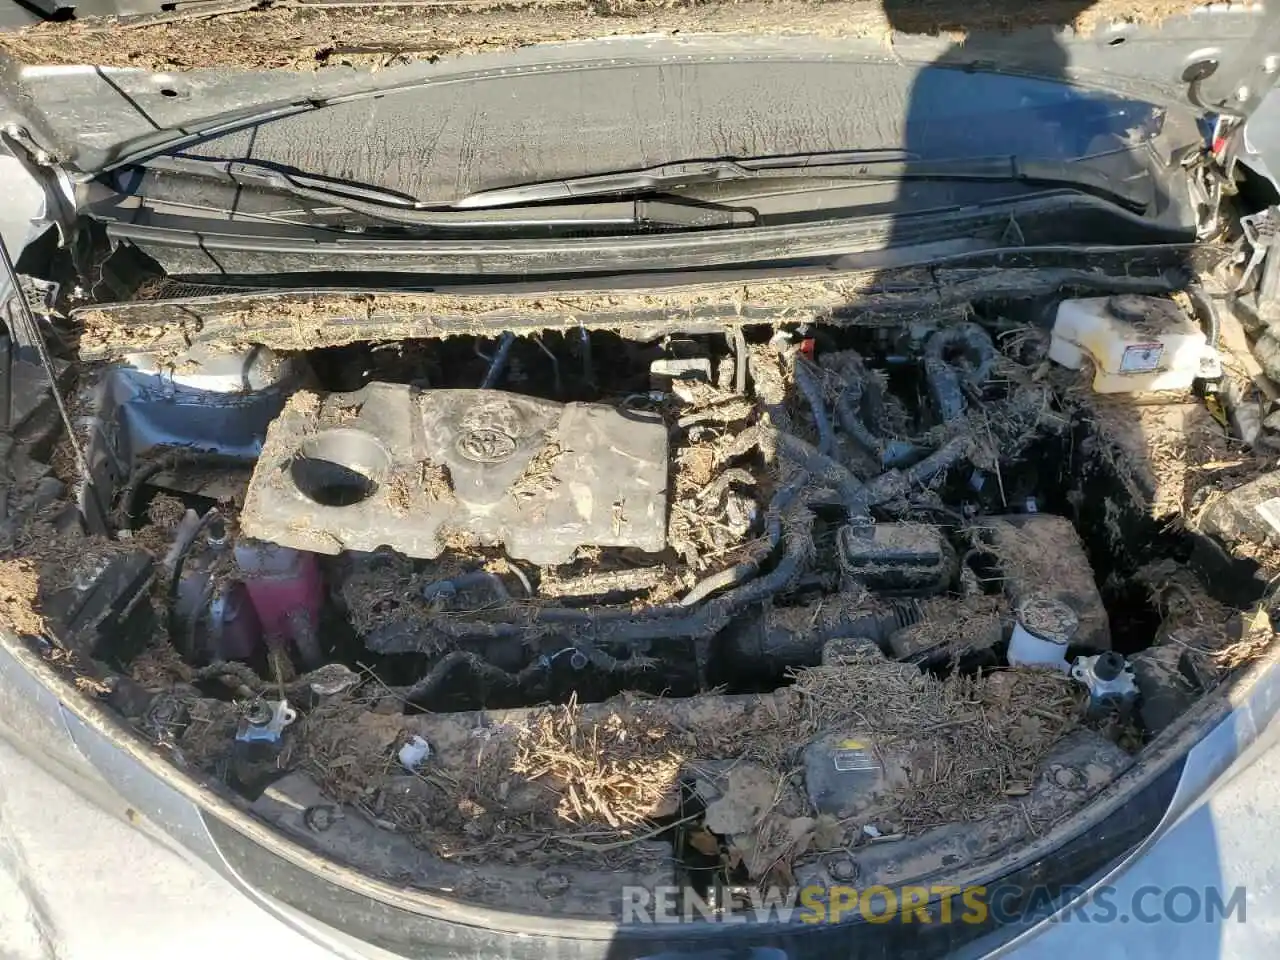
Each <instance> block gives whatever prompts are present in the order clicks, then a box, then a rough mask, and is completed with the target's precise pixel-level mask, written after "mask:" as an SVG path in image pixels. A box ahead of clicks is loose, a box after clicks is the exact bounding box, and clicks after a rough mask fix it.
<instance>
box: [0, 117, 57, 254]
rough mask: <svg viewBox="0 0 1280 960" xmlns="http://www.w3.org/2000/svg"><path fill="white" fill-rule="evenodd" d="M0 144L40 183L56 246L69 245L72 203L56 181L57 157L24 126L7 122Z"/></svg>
mask: <svg viewBox="0 0 1280 960" xmlns="http://www.w3.org/2000/svg"><path fill="white" fill-rule="evenodd" d="M0 147H3V148H4V149H5V150H6V151H8V152H9V153H10V154H11V155H12V156H13V158H14V159H15V160H17V161H18V164H19V166H21V167H22V170H23V172H24V173H25V174H26V175H27V176H28V177H30V178H31V179H32V180H33V181H34V182H35V183H37V184H38V185H39V186H40V190H41V192H42V193H43V194H44V215H45V219H46V220H48V221H49V222H50V223H52V224H53V225H54V226H55V227H57V229H58V244H59V246H63V247H66V246H68V245H69V244H70V243H71V241H72V239H73V238H74V236H75V230H76V211H75V205H74V204H73V203H72V201H71V199H70V198H69V197H68V196H67V194H66V192H65V191H64V190H63V189H62V185H61V184H60V183H59V182H58V172H57V167H56V165H57V162H58V159H57V157H55V156H54V155H53V154H51V153H50V152H49V151H48V150H45V149H43V148H42V147H40V146H38V145H37V144H36V143H35V141H33V140H32V139H31V135H30V134H29V133H28V132H27V130H26V128H25V127H20V126H18V125H17V124H9V125H8V126H7V127H5V128H4V129H3V130H0Z"/></svg>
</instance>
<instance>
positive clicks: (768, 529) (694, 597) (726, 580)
mask: <svg viewBox="0 0 1280 960" xmlns="http://www.w3.org/2000/svg"><path fill="white" fill-rule="evenodd" d="M793 496H795V492H794V491H792V490H789V489H788V488H786V487H782V488H780V489H779V490H778V491H777V492H776V493H775V494H774V495H773V500H772V501H771V502H770V504H769V509H768V511H767V512H766V514H765V522H764V528H765V538H766V539H767V540H768V542H769V549H768V550H767V551H764V552H763V554H762V556H761V557H760V558H759V559H751V560H744V561H743V562H742V563H736V564H734V565H733V566H732V567H729V568H728V569H727V570H721V571H720V572H719V573H713V574H712V575H711V576H709V577H703V578H702V579H701V580H699V581H698V582H697V583H695V584H694V585H693V588H692V589H691V590H690V591H689V592H688V593H686V594H685V595H684V597H683V598H682V599H681V600H680V605H681V606H682V607H691V606H693V605H694V604H695V603H701V602H702V601H703V600H705V599H706V598H707V597H709V596H711V594H713V593H716V592H717V591H720V590H724V589H726V588H728V587H732V586H736V585H737V584H739V583H743V582H744V581H746V580H748V579H750V578H751V577H753V576H755V575H756V573H757V572H758V571H759V570H760V564H761V563H762V562H763V561H764V559H765V558H766V557H770V556H772V555H773V552H774V551H775V550H777V549H778V544H779V543H780V542H781V541H782V510H783V508H784V507H785V506H786V504H787V502H788V501H789V500H790V499H791V497H793Z"/></svg>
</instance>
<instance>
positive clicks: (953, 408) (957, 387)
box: [924, 323, 996, 423]
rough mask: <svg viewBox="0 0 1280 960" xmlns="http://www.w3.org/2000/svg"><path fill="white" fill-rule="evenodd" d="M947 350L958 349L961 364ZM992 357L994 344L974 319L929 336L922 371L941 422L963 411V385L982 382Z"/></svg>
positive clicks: (993, 359)
mask: <svg viewBox="0 0 1280 960" xmlns="http://www.w3.org/2000/svg"><path fill="white" fill-rule="evenodd" d="M948 351H959V352H960V353H961V354H962V355H963V357H964V360H965V363H964V365H960V364H958V363H955V362H953V361H952V360H950V359H948V358H947V356H946V354H947V352H948ZM995 359H996V348H995V344H993V343H992V342H991V338H990V337H989V336H987V331H985V330H983V329H982V328H981V327H980V326H978V325H977V324H976V323H961V324H958V325H956V326H954V327H943V328H942V329H941V330H938V331H937V332H935V333H934V334H933V335H932V336H931V337H929V340H928V342H927V343H926V344H925V346H924V375H925V380H926V381H927V382H928V384H929V393H930V395H931V396H932V398H933V405H934V409H935V410H936V411H937V413H938V417H939V418H940V419H941V420H942V421H943V422H944V423H945V422H947V421H950V420H954V419H956V418H957V417H959V416H960V415H961V414H962V413H964V408H965V396H964V388H965V387H966V386H976V385H978V384H981V383H983V382H984V381H985V380H986V379H987V377H988V376H989V375H990V373H991V365H992V364H993V363H995Z"/></svg>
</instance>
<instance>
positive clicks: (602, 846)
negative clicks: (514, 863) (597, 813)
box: [549, 811, 702, 851]
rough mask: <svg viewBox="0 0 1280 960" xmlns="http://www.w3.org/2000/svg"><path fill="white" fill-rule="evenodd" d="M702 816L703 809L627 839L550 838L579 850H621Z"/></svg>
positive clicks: (556, 836)
mask: <svg viewBox="0 0 1280 960" xmlns="http://www.w3.org/2000/svg"><path fill="white" fill-rule="evenodd" d="M700 816H702V812H701V811H699V812H697V813H691V814H689V815H688V816H687V817H681V818H680V819H679V820H673V821H672V822H671V823H668V824H665V825H663V826H660V827H654V828H653V829H652V830H650V831H648V832H647V833H638V834H636V835H635V836H634V837H627V838H626V839H625V840H615V841H614V842H613V843H586V842H584V841H582V840H575V839H574V838H573V837H566V836H563V835H559V834H557V835H555V836H552V837H550V838H549V839H551V840H554V841H555V842H556V843H563V844H565V845H566V846H570V847H577V848H578V849H579V850H596V851H605V850H621V849H622V848H623V847H629V846H631V845H632V844H633V843H639V842H640V841H642V840H651V839H653V838H654V837H656V836H657V835H658V834H660V833H664V832H665V831H667V830H670V829H671V828H672V827H678V826H681V825H682V824H686V823H689V822H690V821H691V820H697V819H698V818H699V817H700Z"/></svg>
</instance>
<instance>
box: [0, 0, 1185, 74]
mask: <svg viewBox="0 0 1280 960" xmlns="http://www.w3.org/2000/svg"><path fill="white" fill-rule="evenodd" d="M1200 5H1201V4H1199V3H1194V2H1190V0H1147V2H1135V0H1128V2H1126V0H1099V2H1097V3H1095V4H1093V5H1092V6H1091V7H1090V8H1089V9H1086V10H1084V11H1081V9H1080V7H1081V4H1080V3H1079V2H1076V0H1046V2H1037V3H1021V4H1013V3H1010V2H1006V0H986V2H977V3H957V2H955V0H920V2H915V3H911V4H893V5H892V6H893V9H892V12H891V14H887V13H886V11H885V9H884V5H883V4H882V3H881V2H879V0H832V2H819V0H747V2H739V3H731V2H716V0H712V2H695V0H539V2H518V0H457V2H440V3H432V4H431V5H429V6H428V5H425V4H417V5H414V4H406V5H403V6H399V7H395V6H391V7H365V8H362V7H342V8H333V9H305V8H297V7H293V6H291V5H290V4H288V3H275V4H271V5H270V6H267V7H266V8H265V9H259V10H250V11H243V12H238V13H226V14H220V15H214V16H206V17H201V16H191V17H190V18H189V19H182V18H178V17H175V16H174V15H173V14H170V15H167V16H162V17H161V18H159V22H146V21H145V20H144V21H138V22H135V23H130V22H127V21H125V22H117V21H114V20H111V19H100V20H95V19H88V20H77V21H72V22H65V23H46V24H41V25H38V26H35V27H32V28H29V29H27V30H24V31H23V32H21V33H19V34H16V35H9V36H5V37H3V38H0V50H3V51H4V52H6V53H8V54H9V55H10V56H12V57H14V58H15V59H17V60H18V61H20V62H22V63H27V64H40V65H46V64H84V63H89V64H94V65H97V66H114V67H140V68H143V69H148V70H153V71H173V70H191V69H197V68H214V67H237V68H242V69H257V70H262V69H286V70H316V69H321V68H324V67H332V66H337V65H349V66H354V67H361V68H374V69H377V68H381V67H388V66H392V65H395V64H399V63H407V62H413V61H435V60H438V59H440V58H443V57H456V56H463V55H468V54H477V53H484V52H490V51H500V50H509V49H514V48H517V47H523V46H528V45H531V44H538V43H555V42H564V41H575V40H586V39H593V38H600V37H610V36H630V35H639V34H654V33H667V34H676V33H679V34H686V35H687V34H747V35H752V34H754V35H779V36H794V35H800V34H808V35H814V36H828V37H872V38H884V40H885V41H886V45H887V44H888V42H889V41H890V38H891V36H892V33H893V32H894V31H895V30H896V31H898V32H900V33H907V34H943V35H947V36H949V37H951V38H952V39H960V38H963V37H964V36H965V35H966V34H968V33H973V32H990V31H1007V30H1011V29H1017V28H1024V27H1035V26H1043V25H1052V26H1070V27H1073V28H1075V29H1076V30H1078V31H1081V32H1083V33H1088V32H1092V31H1094V30H1096V29H1097V28H1099V27H1100V26H1105V25H1107V24H1109V23H1112V22H1117V21H1128V22H1134V21H1137V22H1150V21H1159V20H1161V19H1164V18H1167V17H1170V16H1175V15H1178V14H1183V13H1186V12H1188V11H1190V10H1193V9H1195V8H1196V7H1198V6H1200ZM898 8H900V9H898Z"/></svg>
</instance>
